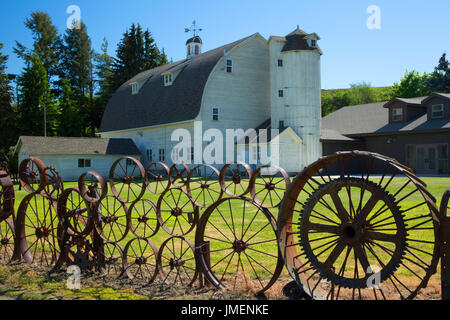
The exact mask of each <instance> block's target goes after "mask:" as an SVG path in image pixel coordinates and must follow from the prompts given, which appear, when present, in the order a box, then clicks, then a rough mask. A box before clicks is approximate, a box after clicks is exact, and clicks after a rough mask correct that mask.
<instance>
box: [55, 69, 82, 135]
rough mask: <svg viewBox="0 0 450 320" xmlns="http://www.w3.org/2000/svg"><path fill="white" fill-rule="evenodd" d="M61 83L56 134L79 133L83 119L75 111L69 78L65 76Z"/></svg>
mask: <svg viewBox="0 0 450 320" xmlns="http://www.w3.org/2000/svg"><path fill="white" fill-rule="evenodd" d="M62 83H63V85H62V92H61V96H60V98H59V117H58V122H59V126H58V135H59V136H66V137H73V136H77V135H78V134H79V128H80V127H81V126H82V124H81V122H82V121H83V119H82V117H81V115H80V113H78V112H77V109H76V101H75V100H74V99H73V93H72V89H71V88H70V81H69V79H68V78H67V77H65V78H64V80H63V82H62Z"/></svg>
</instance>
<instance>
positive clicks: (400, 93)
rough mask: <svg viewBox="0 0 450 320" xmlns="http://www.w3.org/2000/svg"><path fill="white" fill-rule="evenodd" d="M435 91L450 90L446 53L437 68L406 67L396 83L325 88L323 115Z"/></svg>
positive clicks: (357, 84)
mask: <svg viewBox="0 0 450 320" xmlns="http://www.w3.org/2000/svg"><path fill="white" fill-rule="evenodd" d="M433 92H442V93H448V92H450V68H449V64H448V60H447V57H446V54H445V53H444V54H443V55H442V56H441V58H440V59H439V62H438V64H437V66H436V67H435V68H434V70H433V72H431V73H427V72H425V73H423V74H422V75H421V74H419V73H418V72H417V71H415V70H413V71H406V72H405V74H404V76H403V77H402V78H401V79H400V81H398V82H396V83H394V85H393V86H392V87H372V86H371V85H370V83H367V82H364V81H363V82H360V83H356V84H352V85H350V88H349V89H334V90H323V91H322V115H323V116H326V115H327V114H329V113H331V112H334V111H336V110H338V109H340V108H342V107H345V106H351V105H358V104H366V103H373V102H381V101H388V100H391V99H392V98H395V97H398V98H413V97H422V96H427V95H429V94H431V93H433Z"/></svg>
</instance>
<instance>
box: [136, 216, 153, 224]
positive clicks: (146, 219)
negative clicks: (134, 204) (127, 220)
mask: <svg viewBox="0 0 450 320" xmlns="http://www.w3.org/2000/svg"><path fill="white" fill-rule="evenodd" d="M137 220H138V221H139V222H144V223H145V222H147V221H148V220H150V218H149V217H147V216H141V217H139V218H138V219H137Z"/></svg>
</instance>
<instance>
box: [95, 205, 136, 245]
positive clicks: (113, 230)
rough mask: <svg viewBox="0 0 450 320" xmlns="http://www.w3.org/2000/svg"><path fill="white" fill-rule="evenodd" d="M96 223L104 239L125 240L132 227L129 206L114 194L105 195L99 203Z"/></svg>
mask: <svg viewBox="0 0 450 320" xmlns="http://www.w3.org/2000/svg"><path fill="white" fill-rule="evenodd" d="M94 225H95V227H96V230H97V232H98V233H99V234H100V236H101V237H102V238H103V239H104V240H106V241H112V242H116V243H117V242H119V241H121V240H123V239H124V238H125V237H126V235H127V234H128V231H129V229H130V215H129V211H128V207H127V206H126V205H125V204H124V203H122V202H121V201H120V200H118V199H117V198H116V197H114V196H106V197H104V198H103V199H102V200H101V201H100V203H99V206H98V210H97V217H95V218H94Z"/></svg>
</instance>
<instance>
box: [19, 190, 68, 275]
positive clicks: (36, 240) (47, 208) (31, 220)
mask: <svg viewBox="0 0 450 320" xmlns="http://www.w3.org/2000/svg"><path fill="white" fill-rule="evenodd" d="M55 211H56V210H55V208H54V206H53V205H52V204H51V202H50V201H49V200H48V199H47V198H46V197H44V196H42V195H40V194H29V195H27V196H26V197H25V198H24V199H23V200H22V202H21V203H20V206H19V209H18V212H17V219H16V226H15V227H16V235H17V241H18V243H19V248H20V252H21V254H22V256H23V258H24V260H25V262H27V263H28V264H35V263H37V264H40V265H43V266H47V267H50V266H52V265H54V264H55V263H56V261H57V259H58V256H59V252H60V248H59V243H58V241H57V229H58V225H59V221H58V217H57V214H56V212H55Z"/></svg>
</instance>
